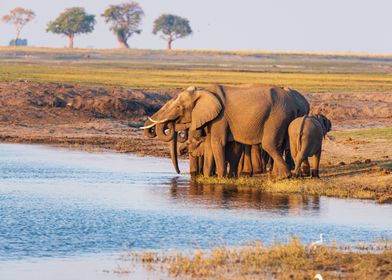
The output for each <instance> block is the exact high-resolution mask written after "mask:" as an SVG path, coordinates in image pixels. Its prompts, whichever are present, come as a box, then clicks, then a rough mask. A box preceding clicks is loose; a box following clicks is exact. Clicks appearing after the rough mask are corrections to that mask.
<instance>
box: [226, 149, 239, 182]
mask: <svg viewBox="0 0 392 280" xmlns="http://www.w3.org/2000/svg"><path fill="white" fill-rule="evenodd" d="M241 155H242V144H240V143H238V142H229V143H227V145H226V158H227V161H228V162H229V173H228V174H229V177H237V176H238V166H239V162H240V159H241Z"/></svg>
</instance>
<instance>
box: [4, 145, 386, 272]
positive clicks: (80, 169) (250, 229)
mask: <svg viewBox="0 0 392 280" xmlns="http://www.w3.org/2000/svg"><path fill="white" fill-rule="evenodd" d="M182 169H183V170H186V164H185V163H182ZM391 217H392V206H391V205H377V204H375V203H373V202H370V201H358V200H342V199H332V198H324V197H321V198H318V197H303V196H299V195H291V196H285V195H269V194H263V193H259V192H243V191H238V190H236V189H235V188H222V187H217V186H215V187H214V186H202V185H196V184H191V185H190V183H189V178H188V176H177V175H176V174H175V173H174V171H173V168H172V166H171V162H170V161H169V160H163V159H157V158H150V157H142V158H140V157H136V156H131V155H125V154H113V153H87V152H77V151H70V150H66V149H60V148H48V147H43V146H31V145H8V144H1V145H0V272H1V267H2V266H1V265H2V264H3V265H4V264H7V265H10V264H17V263H18V262H19V263H20V262H23V263H29V262H37V261H38V262H39V261H40V260H50V259H53V260H58V259H68V260H75V258H81V257H83V256H89V257H91V256H101V255H110V254H116V253H119V252H124V251H126V250H128V249H133V250H138V249H171V248H175V249H180V250H182V249H190V248H200V247H201V248H207V247H210V246H212V245H219V244H222V243H224V244H234V245H235V244H240V243H241V242H244V241H248V240H263V241H264V242H270V241H274V240H279V241H287V240H288V239H289V238H290V236H292V235H296V236H298V237H300V238H301V239H302V240H303V241H304V242H310V241H313V240H316V239H318V236H319V234H320V233H323V234H324V235H325V237H326V239H327V241H337V242H360V241H365V242H368V241H373V240H374V239H376V238H388V239H392V219H391ZM3 268H4V266H3ZM0 275H1V274H0Z"/></svg>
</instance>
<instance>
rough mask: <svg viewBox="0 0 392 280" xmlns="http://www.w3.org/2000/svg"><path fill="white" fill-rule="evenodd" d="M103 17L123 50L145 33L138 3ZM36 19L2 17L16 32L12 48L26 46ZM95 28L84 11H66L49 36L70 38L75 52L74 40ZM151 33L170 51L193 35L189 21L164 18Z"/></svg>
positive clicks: (22, 12)
mask: <svg viewBox="0 0 392 280" xmlns="http://www.w3.org/2000/svg"><path fill="white" fill-rule="evenodd" d="M101 16H102V17H103V18H104V20H105V22H106V24H108V25H109V29H110V30H111V31H112V32H113V33H114V35H115V36H116V37H117V41H118V45H119V47H120V48H129V44H128V40H129V39H130V38H131V37H132V36H133V35H134V34H140V33H141V32H142V29H141V28H140V26H141V22H142V19H143V17H144V11H143V9H142V8H141V7H140V5H139V4H138V3H137V2H134V1H131V2H125V3H122V4H118V5H110V6H109V7H108V8H107V9H106V10H105V11H104V12H103V13H102V14H101ZM34 18H35V13H34V12H33V11H31V10H29V9H24V8H21V7H18V8H15V9H13V10H11V11H10V13H9V14H7V15H4V16H3V17H2V20H3V22H5V23H8V24H11V25H13V26H14V28H15V30H16V36H15V39H13V40H12V41H11V42H10V45H14V46H19V45H27V40H26V39H23V40H22V39H20V34H21V31H22V29H23V28H24V27H25V26H26V25H27V24H28V23H30V22H31V21H32V20H33V19H34ZM95 24H96V20H95V15H90V14H88V13H87V12H86V10H85V9H84V8H81V7H73V8H68V9H66V10H65V11H64V12H62V13H61V14H60V15H59V16H58V17H57V18H56V19H55V20H53V21H51V22H49V23H48V25H47V29H46V32H51V33H54V34H60V35H63V36H66V37H68V40H69V44H68V47H69V48H73V47H74V39H75V36H76V35H80V34H87V33H91V32H93V31H94V27H95ZM152 33H153V34H154V35H157V34H159V35H160V38H162V39H163V40H165V41H166V42H167V49H171V48H172V43H173V41H175V40H177V39H180V38H184V37H186V36H189V35H190V34H192V29H191V26H190V24H189V20H188V19H186V18H182V17H180V16H177V15H172V14H163V15H161V16H160V17H158V18H157V19H156V20H155V21H154V27H153V30H152Z"/></svg>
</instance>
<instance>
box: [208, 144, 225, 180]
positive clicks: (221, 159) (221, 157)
mask: <svg viewBox="0 0 392 280" xmlns="http://www.w3.org/2000/svg"><path fill="white" fill-rule="evenodd" d="M211 148H212V153H213V155H214V161H215V168H216V173H217V175H218V177H219V178H223V177H225V176H226V171H227V169H226V168H225V167H226V160H225V145H223V143H221V141H219V140H218V139H211Z"/></svg>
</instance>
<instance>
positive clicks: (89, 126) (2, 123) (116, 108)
mask: <svg viewBox="0 0 392 280" xmlns="http://www.w3.org/2000/svg"><path fill="white" fill-rule="evenodd" d="M176 92H178V90H156V89H155V90H131V89H126V88H122V87H106V88H104V87H92V86H81V85H70V84H55V83H45V84H42V83H36V82H23V81H21V82H2V83H0V141H2V142H16V143H49V144H55V145H64V146H68V147H76V148H82V149H110V150H116V151H121V152H134V153H138V154H141V155H154V156H167V155H168V148H167V145H166V144H165V143H162V142H161V141H159V140H156V139H148V138H146V137H144V136H143V133H142V131H140V129H138V127H139V126H140V125H141V124H142V123H143V122H144V120H145V119H146V116H148V115H151V114H153V113H154V112H155V111H156V110H158V109H159V108H160V107H161V106H162V105H163V104H164V103H165V102H166V101H167V100H168V99H170V98H171V97H172V96H174V95H175V94H176ZM305 96H306V98H307V99H308V100H309V102H310V103H311V108H312V112H314V113H323V114H325V115H326V116H327V117H328V118H330V119H331V120H332V122H333V129H334V130H341V129H348V128H350V129H352V128H362V127H380V126H386V125H390V124H391V123H392V94H389V93H322V94H321V93H320V94H319V93H307V94H305ZM326 146H327V147H328V146H330V147H331V148H329V149H336V150H337V152H338V154H339V156H341V153H340V152H341V150H342V149H343V150H345V149H346V148H347V145H345V146H344V147H343V148H342V147H341V145H335V144H333V145H329V144H328V143H327V144H326ZM381 148H382V149H384V147H381ZM339 156H338V157H339ZM391 156H392V154H391ZM338 157H337V156H336V155H333V153H332V155H331V157H329V158H327V159H325V160H326V161H331V160H332V159H333V161H337V160H338Z"/></svg>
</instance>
